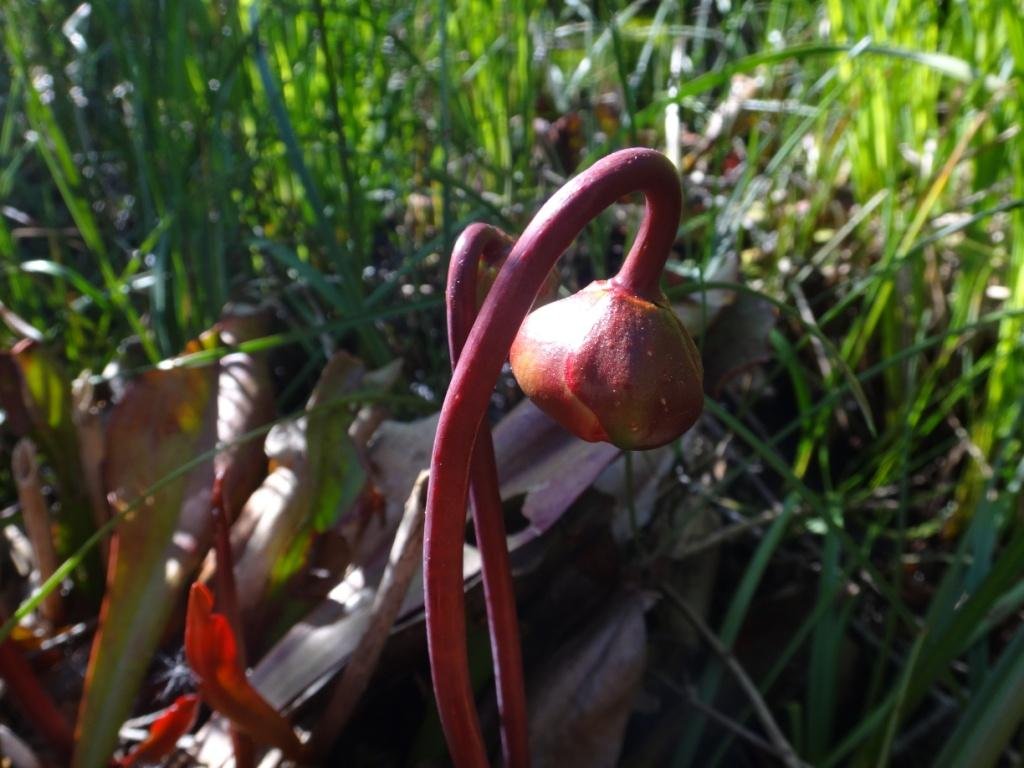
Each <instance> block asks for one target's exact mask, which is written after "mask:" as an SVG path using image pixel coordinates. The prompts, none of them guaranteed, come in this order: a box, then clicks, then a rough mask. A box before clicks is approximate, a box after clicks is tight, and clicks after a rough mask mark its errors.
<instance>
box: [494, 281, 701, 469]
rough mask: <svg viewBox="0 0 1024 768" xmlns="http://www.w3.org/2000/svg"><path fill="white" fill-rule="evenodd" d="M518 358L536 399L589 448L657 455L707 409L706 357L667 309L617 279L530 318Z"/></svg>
mask: <svg viewBox="0 0 1024 768" xmlns="http://www.w3.org/2000/svg"><path fill="white" fill-rule="evenodd" d="M510 359H511V362H512V372H513V373H514V374H515V377H516V380H517V381H518V382H519V386H520V387H522V389H523V391H524V392H525V393H526V394H527V396H529V397H530V399H532V400H533V401H534V402H535V403H536V404H537V406H538V407H539V408H540V409H541V410H543V411H544V412H545V413H547V414H548V415H549V416H551V418H553V419H554V420H555V421H557V422H558V423H559V424H561V425H562V426H563V427H565V428H566V429H568V430H569V431H570V432H572V433H573V434H575V435H577V436H578V437H581V438H583V439H584V440H590V441H594V442H596V441H601V440H603V441H607V442H610V443H614V444H615V445H617V446H619V447H620V448H626V449H645V448H656V447H658V446H659V445H664V444H666V443H669V442H671V441H672V440H675V439H676V438H677V437H679V436H680V435H681V434H683V432H685V431H686V430H688V429H689V428H690V427H692V426H693V425H694V423H695V422H696V421H697V418H698V417H699V416H700V412H701V408H702V406H703V403H704V393H703V388H702V380H703V376H704V372H703V367H702V366H701V361H700V353H698V352H697V347H696V346H695V345H694V343H693V339H691V338H690V334H689V333H688V332H687V331H686V329H685V328H684V327H683V325H682V323H681V322H679V319H678V318H677V317H676V316H675V314H674V313H673V312H672V310H671V308H670V307H669V306H668V302H667V301H666V300H665V299H664V297H662V298H660V299H656V300H655V301H650V300H648V299H645V298H641V297H639V296H637V295H635V294H633V293H632V292H630V291H628V290H627V289H626V288H624V287H623V286H622V285H620V284H619V283H617V282H616V281H615V280H614V279H613V280H599V281H597V282H594V283H591V284H590V285H589V286H587V287H586V288H584V289H583V290H582V291H580V292H579V293H576V294H573V295H572V296H569V297H568V298H565V299H562V300H560V301H556V302H554V303H553V304H548V305H547V306H544V307H541V308H540V309H536V310H534V311H533V312H531V313H530V314H529V315H528V316H527V318H526V320H525V321H524V322H523V325H522V327H521V328H520V329H519V334H518V335H517V336H516V339H515V341H514V342H513V344H512V350H511V353H510Z"/></svg>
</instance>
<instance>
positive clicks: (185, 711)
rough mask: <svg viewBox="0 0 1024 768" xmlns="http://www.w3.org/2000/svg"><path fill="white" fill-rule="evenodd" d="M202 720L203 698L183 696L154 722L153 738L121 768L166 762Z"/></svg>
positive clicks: (123, 760)
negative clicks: (201, 700)
mask: <svg viewBox="0 0 1024 768" xmlns="http://www.w3.org/2000/svg"><path fill="white" fill-rule="evenodd" d="M198 716H199V697H198V696H197V695H196V694H194V693H186V694H185V695H184V696H179V697H178V698H177V699H175V700H174V703H173V704H171V706H169V707H168V708H167V709H165V710H164V711H163V713H162V714H161V715H160V716H159V717H158V718H157V719H156V720H154V721H153V724H152V725H151V726H150V727H149V736H147V737H146V739H145V740H144V741H141V742H139V743H138V744H137V745H136V746H135V748H134V749H132V750H131V752H129V753H128V754H127V755H125V756H124V757H122V758H121V762H120V765H121V768H131V767H132V766H134V765H139V764H140V763H141V764H146V763H158V762H160V761H161V760H163V759H164V758H165V757H167V756H168V755H170V754H171V753H172V752H173V751H174V749H175V747H176V746H177V745H178V739H180V738H181V737H182V736H184V735H185V734H186V733H188V732H189V731H191V730H192V726H194V725H195V724H196V718H197V717H198Z"/></svg>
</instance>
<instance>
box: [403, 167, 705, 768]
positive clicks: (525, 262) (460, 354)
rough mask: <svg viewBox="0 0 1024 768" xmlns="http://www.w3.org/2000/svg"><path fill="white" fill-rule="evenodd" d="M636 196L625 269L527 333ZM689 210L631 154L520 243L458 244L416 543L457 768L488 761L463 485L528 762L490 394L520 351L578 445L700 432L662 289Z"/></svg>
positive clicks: (666, 177) (590, 173)
mask: <svg viewBox="0 0 1024 768" xmlns="http://www.w3.org/2000/svg"><path fill="white" fill-rule="evenodd" d="M632 192H642V193H643V195H644V198H645V202H646V209H645V214H644V219H643V223H642V224H641V228H640V231H639V233H638V234H637V237H636V241H635V242H634V244H633V247H632V249H631V250H630V252H629V254H628V255H627V257H626V259H625V261H624V262H623V266H622V269H621V270H620V271H619V273H618V274H617V275H616V276H615V277H613V278H612V279H611V280H608V281H601V282H597V283H594V284H593V285H591V286H589V287H587V288H585V289H584V290H583V291H580V292H579V293H577V294H576V295H575V296H571V297H569V298H568V299H563V300H562V301H559V302H555V303H554V304H550V305H548V306H545V307H543V308H540V309H537V310H535V311H534V314H533V315H532V316H531V318H530V319H529V320H526V323H525V324H524V323H523V321H524V319H526V318H527V314H528V313H529V312H530V310H531V308H533V307H534V306H535V304H536V301H537V298H538V295H539V294H540V293H541V289H542V287H543V286H544V284H545V282H547V281H549V280H550V276H551V274H552V270H553V267H554V265H555V262H556V261H557V259H558V258H559V256H561V254H562V253H563V252H564V251H565V250H566V248H568V247H569V245H570V244H571V243H572V241H573V240H574V239H575V238H576V236H577V235H578V234H579V233H580V231H581V230H582V229H583V228H584V227H585V226H586V225H587V223H588V222H589V221H590V220H591V219H593V218H594V217H595V216H597V215H598V214H599V213H601V211H603V210H604V209H605V208H607V207H608V206H609V205H611V204H613V203H614V202H616V201H617V200H619V199H620V198H622V197H623V196H625V195H628V194H630V193H632ZM681 208H682V193H681V189H680V185H679V176H678V173H677V171H676V168H675V166H673V165H672V163H671V162H670V161H669V160H668V159H667V158H665V157H664V156H663V155H661V154H659V153H658V152H654V151H652V150H649V149H628V150H623V151H621V152H616V153H615V154H613V155H610V156H608V157H606V158H604V159H603V160H600V161H598V162H597V163H595V164H594V165H593V166H592V167H591V168H590V169H588V170H587V171H584V172H583V173H581V174H580V175H579V176H577V177H575V178H574V179H572V180H570V181H569V182H568V183H567V184H565V185H564V186H563V187H562V188H561V189H559V190H558V191H557V192H556V193H555V194H554V195H553V196H552V197H551V199H549V200H548V202H547V203H545V204H544V206H543V207H542V208H541V209H540V211H538V213H537V214H536V215H535V216H534V218H533V220H532V221H531V222H530V223H529V225H528V226H527V228H526V229H525V230H524V232H523V234H522V235H521V236H520V237H519V239H518V240H516V241H515V242H514V243H512V242H511V238H509V237H508V236H507V235H505V234H504V233H502V232H500V231H499V230H495V229H494V228H491V227H487V226H486V225H480V224H476V225H472V226H471V227H470V229H469V230H467V232H466V233H464V235H463V237H461V238H460V239H459V242H458V243H457V244H456V247H455V252H454V254H453V257H452V264H451V267H450V270H449V277H448V290H447V300H448V324H449V343H450V347H451V354H452V361H453V366H454V372H453V375H452V381H451V385H450V386H449V388H448V392H447V394H446V395H445V400H444V405H443V407H442V408H441V414H440V417H439V420H438V426H437V435H436V437H435V440H434V451H433V455H432V457H431V464H430V486H429V492H428V496H427V513H426V514H427V519H426V528H425V532H424V545H423V546H424V586H425V606H426V619H427V640H428V647H429V651H430V662H431V677H432V680H433V684H434V695H435V698H436V699H437V708H438V714H439V715H440V718H441V725H442V727H443V729H444V733H445V738H446V740H447V742H448V747H449V749H450V751H451V757H452V761H453V763H454V764H455V765H456V766H457V768H467V767H470V766H472V767H473V768H477V767H478V766H484V765H487V762H488V755H487V749H486V746H485V744H484V739H483V735H482V733H481V730H480V722H479V719H478V717H477V713H476V702H475V691H474V687H473V685H472V681H471V679H470V675H469V665H468V661H467V643H466V618H465V606H464V596H463V590H464V586H463V572H462V548H463V529H464V526H465V512H466V502H467V499H468V497H469V492H470V488H472V491H473V496H472V498H473V507H474V523H475V525H476V526H477V532H478V537H479V539H480V542H481V546H480V554H481V560H482V564H483V571H484V592H485V595H484V596H485V602H486V604H487V613H488V620H489V622H490V630H491V644H492V650H493V655H494V658H495V667H496V680H497V687H498V702H499V710H500V714H501V718H502V723H501V727H502V743H503V749H504V752H505V764H506V765H507V766H509V767H510V768H520V767H521V766H526V765H528V764H529V754H528V749H527V748H526V747H525V746H524V744H525V741H526V737H525V716H524V714H523V712H524V709H525V701H524V696H523V693H522V690H523V686H522V680H521V676H522V671H521V660H520V658H519V653H518V647H517V646H518V628H517V624H516V620H515V605H514V600H513V598H514V592H513V590H512V589H511V586H510V582H511V579H510V577H509V575H508V573H507V571H508V552H507V546H506V543H505V540H504V532H503V529H502V527H501V519H500V511H501V507H500V500H499V499H498V497H497V473H496V469H495V466H494V453H493V447H492V444H491V439H490V431H489V429H488V428H487V426H486V425H484V424H483V420H484V415H485V413H486V411H487V406H488V404H489V401H490V397H491V390H492V389H493V387H494V384H495V383H496V382H497V380H498V376H499V375H500V373H501V368H502V365H503V364H504V362H505V360H506V358H507V357H508V356H509V353H510V350H511V356H512V363H513V368H514V371H515V373H516V376H517V378H518V380H519V382H520V385H521V386H522V388H523V389H524V391H525V392H526V393H527V394H528V395H530V396H531V397H534V398H535V399H536V400H537V402H538V405H539V406H540V407H541V408H543V409H544V410H546V411H547V412H548V413H549V414H550V415H551V416H553V417H554V418H555V419H557V420H558V421H559V422H561V423H562V424H563V425H565V426H566V427H568V428H569V429H570V430H572V431H573V432H575V433H576V434H578V435H579V436H581V437H583V438H585V439H588V440H610V441H611V442H613V443H615V444H616V445H620V446H622V447H627V448H645V447H653V446H656V445H662V444H665V443H667V442H670V441H671V440H673V439H675V438H676V437H678V436H679V435H680V434H682V432H684V431H685V430H686V429H688V428H689V427H691V426H692V425H693V424H694V422H695V421H696V420H697V418H698V416H699V415H700V411H701V408H702V405H703V395H702V383H701V378H702V371H701V364H700V358H699V356H698V354H697V350H696V347H695V346H694V343H693V340H692V339H691V338H690V337H689V335H688V334H687V332H686V330H685V329H684V328H683V326H682V325H681V323H680V322H679V321H678V320H677V319H676V318H675V316H674V315H673V314H672V311H671V309H669V306H668V302H667V301H666V300H665V297H664V295H663V294H662V292H661V289H660V287H659V280H660V277H661V272H662V269H663V268H664V266H665V260H666V259H667V258H668V253H669V250H670V248H671V247H672V244H673V242H674V241H675V237H676V230H677V228H678V226H679V215H680V211H681ZM506 249H507V255H506ZM480 259H484V260H485V261H486V260H488V259H493V260H496V261H497V262H498V263H501V267H500V269H499V270H498V273H497V276H496V277H495V278H494V282H493V285H490V290H488V291H487V294H486V298H485V299H484V301H483V303H482V305H481V306H480V307H479V310H477V306H476V304H477V301H476V299H477V291H478V288H477V286H478V285H479V284H482V283H486V282H489V281H488V277H487V276H486V275H484V276H483V277H481V279H480V280H477V276H478V275H479V274H480V273H479V271H478V270H479V260H480ZM521 325H522V326H523V327H522V330H521V331H520V326H521ZM517 337H518V338H517ZM513 342H515V344H514V345H513ZM511 646H516V647H511Z"/></svg>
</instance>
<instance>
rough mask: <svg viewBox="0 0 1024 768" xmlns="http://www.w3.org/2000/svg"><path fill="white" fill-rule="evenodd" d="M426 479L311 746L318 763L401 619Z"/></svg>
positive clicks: (423, 476)
mask: <svg viewBox="0 0 1024 768" xmlns="http://www.w3.org/2000/svg"><path fill="white" fill-rule="evenodd" d="M428 477H429V473H428V472H427V471H426V470H424V471H422V472H420V474H419V476H418V477H417V478H416V482H415V483H414V484H413V487H412V493H411V494H410V495H409V499H408V501H406V503H405V514H404V515H403V517H402V522H401V523H400V524H399V526H398V531H397V532H396V533H395V540H394V544H392V546H391V554H390V555H389V557H388V565H387V568H386V569H385V570H384V575H383V576H382V577H381V580H380V586H379V587H378V588H377V594H376V596H375V597H374V600H373V607H372V608H371V609H370V622H369V625H368V626H367V628H366V632H365V633H364V634H363V636H362V638H361V639H360V640H359V645H357V646H356V649H355V650H354V651H353V652H352V656H351V657H350V658H349V662H348V665H347V666H346V667H345V671H344V672H343V673H342V675H341V679H340V680H338V683H337V686H336V687H335V689H334V693H333V694H332V695H331V700H330V703H328V705H327V707H326V709H325V711H324V715H323V717H322V718H321V721H320V724H319V725H318V726H317V730H316V733H315V734H314V736H313V738H312V740H311V741H310V744H309V750H310V754H311V755H313V756H315V757H316V758H318V759H323V758H325V757H326V753H327V751H328V750H329V749H330V747H331V745H332V744H333V743H334V740H335V739H336V738H337V736H338V733H339V732H340V731H341V730H342V729H343V728H344V727H345V724H346V723H347V722H348V720H349V718H350V717H351V716H352V713H353V712H354V711H355V708H356V705H357V704H358V703H359V700H360V699H361V698H362V696H363V693H364V691H365V690H366V687H367V685H369V682H370V678H371V677H373V673H374V671H375V670H376V668H377V662H378V661H379V660H380V655H381V652H382V651H383V650H384V645H385V643H386V642H387V639H388V636H389V635H390V634H391V628H392V626H394V623H395V619H396V618H398V611H399V609H400V608H401V607H402V601H403V600H404V599H405V593H406V592H408V591H409V582H410V581H411V580H412V577H413V575H414V574H415V572H416V569H417V568H418V567H419V564H420V548H421V547H422V545H423V517H424V507H425V495H426V487H427V478H428Z"/></svg>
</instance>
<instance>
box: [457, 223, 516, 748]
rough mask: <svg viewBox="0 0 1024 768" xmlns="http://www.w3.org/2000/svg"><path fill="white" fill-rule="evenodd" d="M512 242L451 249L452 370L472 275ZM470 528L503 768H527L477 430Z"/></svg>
mask: <svg viewBox="0 0 1024 768" xmlns="http://www.w3.org/2000/svg"><path fill="white" fill-rule="evenodd" d="M512 242H513V241H512V238H511V237H509V236H508V235H507V234H505V233H504V232H502V231H501V230H500V229H496V228H495V227H490V226H487V225H486V224H471V225H470V226H469V227H467V228H466V230H465V231H464V232H463V233H462V235H461V236H460V237H459V239H458V241H456V243H455V248H454V249H453V250H452V258H451V263H450V265H449V267H448V287H447V292H446V293H447V295H446V303H447V307H448V349H449V352H450V354H451V360H452V368H455V367H456V365H457V364H458V361H459V355H460V354H461V352H462V348H463V346H464V345H465V343H466V338H467V337H468V336H469V332H470V329H471V328H472V327H473V322H474V321H475V320H476V302H477V282H478V281H477V276H478V270H479V267H480V263H481V260H482V259H493V261H492V263H496V262H497V261H498V260H499V259H500V258H501V257H502V256H504V255H505V254H506V253H507V252H508V251H509V249H510V248H511V247H512ZM470 478H471V483H470V494H471V497H472V501H473V504H472V507H473V525H474V526H475V528H476V537H477V544H478V545H479V547H480V558H481V568H482V570H483V580H484V600H485V602H486V604H487V622H488V628H489V630H490V635H491V656H492V658H493V660H494V683H495V689H496V692H497V699H498V712H499V714H500V716H501V743H502V754H503V756H504V759H505V766H506V768H525V767H526V766H527V765H529V761H530V758H529V733H528V729H527V718H526V689H525V685H524V682H523V660H522V651H521V647H520V644H519V621H518V619H517V617H516V600H515V590H514V588H513V585H512V573H511V570H510V568H509V561H508V545H507V542H506V539H505V521H504V518H503V514H502V509H501V495H500V493H499V489H498V469H497V466H496V464H495V460H494V444H493V442H492V439H491V431H490V429H488V428H487V426H486V425H481V427H480V429H479V431H478V432H477V435H476V444H475V445H474V446H473V454H472V458H471V459H470Z"/></svg>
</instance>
